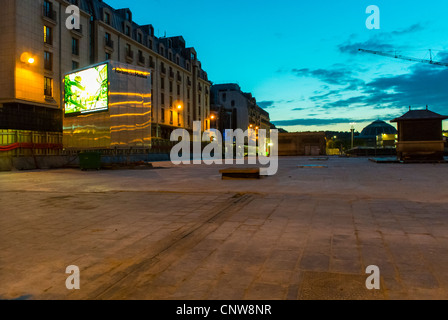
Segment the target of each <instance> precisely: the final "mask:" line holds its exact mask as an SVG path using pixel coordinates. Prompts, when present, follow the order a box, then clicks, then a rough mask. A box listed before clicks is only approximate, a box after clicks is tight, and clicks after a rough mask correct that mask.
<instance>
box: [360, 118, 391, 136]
mask: <svg viewBox="0 0 448 320" xmlns="http://www.w3.org/2000/svg"><path fill="white" fill-rule="evenodd" d="M383 133H385V134H397V129H395V127H393V126H391V125H390V124H388V123H386V122H384V121H382V120H376V121H373V122H372V123H371V124H369V125H368V126H367V127H365V128H364V129H363V130H362V131H361V134H360V135H359V137H360V138H369V137H375V136H377V135H379V134H383Z"/></svg>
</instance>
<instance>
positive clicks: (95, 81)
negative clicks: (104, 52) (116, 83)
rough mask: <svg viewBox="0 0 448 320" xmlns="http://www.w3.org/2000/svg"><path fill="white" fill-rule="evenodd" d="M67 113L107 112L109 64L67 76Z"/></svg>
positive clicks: (65, 82) (65, 83)
mask: <svg viewBox="0 0 448 320" xmlns="http://www.w3.org/2000/svg"><path fill="white" fill-rule="evenodd" d="M64 85H65V91H64V92H65V95H64V97H65V113H66V114H69V113H88V112H95V111H101V110H107V107H108V76H107V64H102V65H99V66H96V67H92V68H90V69H86V70H82V71H79V72H74V73H71V74H68V75H66V76H65V81H64Z"/></svg>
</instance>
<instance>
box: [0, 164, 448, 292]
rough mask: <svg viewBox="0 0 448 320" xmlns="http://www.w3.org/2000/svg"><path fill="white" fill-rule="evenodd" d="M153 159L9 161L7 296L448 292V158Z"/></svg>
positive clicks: (3, 242)
mask: <svg viewBox="0 0 448 320" xmlns="http://www.w3.org/2000/svg"><path fill="white" fill-rule="evenodd" d="M309 164H315V165H319V166H316V167H312V166H306V165H309ZM153 165H154V168H152V169H143V168H142V169H133V170H131V169H120V170H101V171H81V170H79V169H56V170H35V171H16V172H0V299H106V300H109V299H123V300H127V299H169V300H174V299H187V300H190V299H200V300H202V299H216V300H223V299H232V300H246V299H255V300H258V299H267V300H273V299H281V300H286V299H293V300H295V299H448V232H447V231H448V197H447V190H448V164H396V163H384V164H379V163H374V162H372V161H369V160H368V159H367V158H340V157H329V159H328V160H327V161H322V160H321V159H311V158H309V157H284V158H280V160H279V170H278V173H277V174H276V175H275V176H267V177H263V178H262V179H259V180H221V176H220V173H219V170H220V169H223V168H227V167H229V165H212V166H207V165H204V164H203V165H181V166H174V165H173V164H171V163H169V162H158V163H156V162H155V163H153ZM245 166H246V167H252V166H250V165H245ZM69 265H76V266H78V267H79V269H80V285H81V288H80V289H79V290H68V289H67V288H66V285H65V282H66V279H67V277H68V276H69V274H66V273H65V271H66V267H67V266H69ZM369 265H376V266H378V267H379V269H380V285H381V286H380V289H378V290H375V289H373V290H368V289H367V288H366V285H365V281H366V279H367V277H368V276H369V274H366V272H365V270H366V267H367V266H369Z"/></svg>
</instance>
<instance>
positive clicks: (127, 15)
mask: <svg viewBox="0 0 448 320" xmlns="http://www.w3.org/2000/svg"><path fill="white" fill-rule="evenodd" d="M126 20H127V21H129V22H131V21H132V17H131V13H130V12H129V11H126Z"/></svg>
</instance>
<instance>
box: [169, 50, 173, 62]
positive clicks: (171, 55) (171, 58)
mask: <svg viewBox="0 0 448 320" xmlns="http://www.w3.org/2000/svg"><path fill="white" fill-rule="evenodd" d="M168 59H170V60H173V54H172V53H171V51H170V52H168Z"/></svg>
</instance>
